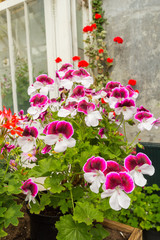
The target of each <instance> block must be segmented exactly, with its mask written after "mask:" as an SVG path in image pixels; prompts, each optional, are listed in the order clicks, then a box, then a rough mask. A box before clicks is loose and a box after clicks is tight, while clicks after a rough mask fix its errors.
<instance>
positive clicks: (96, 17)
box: [94, 13, 102, 19]
mask: <svg viewBox="0 0 160 240" xmlns="http://www.w3.org/2000/svg"><path fill="white" fill-rule="evenodd" d="M94 17H95V19H99V18H101V17H102V16H101V15H100V14H98V13H96V14H95V16H94Z"/></svg>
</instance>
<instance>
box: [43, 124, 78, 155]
mask: <svg viewBox="0 0 160 240" xmlns="http://www.w3.org/2000/svg"><path fill="white" fill-rule="evenodd" d="M43 133H44V134H46V137H45V138H44V141H45V143H46V144H47V145H50V146H51V145H54V144H55V147H54V151H55V152H64V151H65V150H66V149H67V147H70V148H71V147H74V146H75V144H76V141H75V139H74V138H71V136H72V135H73V133H74V130H73V127H72V125H71V124H70V123H69V122H66V121H54V122H51V123H49V124H48V125H47V126H46V127H45V129H44V131H43Z"/></svg>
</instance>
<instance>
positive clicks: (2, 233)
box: [0, 226, 8, 238]
mask: <svg viewBox="0 0 160 240" xmlns="http://www.w3.org/2000/svg"><path fill="white" fill-rule="evenodd" d="M7 235H8V234H7V233H6V232H5V231H4V230H3V227H1V226H0V238H1V237H5V236H7Z"/></svg>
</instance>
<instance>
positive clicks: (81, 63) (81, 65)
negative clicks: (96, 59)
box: [78, 60, 89, 67]
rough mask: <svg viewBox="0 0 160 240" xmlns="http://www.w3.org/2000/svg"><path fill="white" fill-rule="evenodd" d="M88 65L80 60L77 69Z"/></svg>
mask: <svg viewBox="0 0 160 240" xmlns="http://www.w3.org/2000/svg"><path fill="white" fill-rule="evenodd" d="M88 65H89V63H88V62H87V61H85V60H82V61H80V62H79V63H78V67H88Z"/></svg>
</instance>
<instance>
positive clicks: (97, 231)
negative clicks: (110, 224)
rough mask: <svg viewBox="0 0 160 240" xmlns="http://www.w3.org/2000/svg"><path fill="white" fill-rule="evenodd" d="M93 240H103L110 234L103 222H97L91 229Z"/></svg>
mask: <svg viewBox="0 0 160 240" xmlns="http://www.w3.org/2000/svg"><path fill="white" fill-rule="evenodd" d="M90 232H91V234H92V240H102V239H104V238H106V237H107V236H109V232H108V231H107V230H106V229H104V228H103V226H102V225H101V224H96V225H95V227H94V228H92V229H91V231H90Z"/></svg>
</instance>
